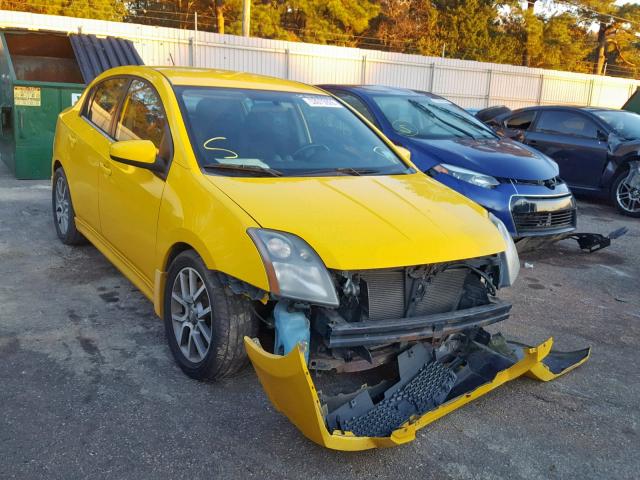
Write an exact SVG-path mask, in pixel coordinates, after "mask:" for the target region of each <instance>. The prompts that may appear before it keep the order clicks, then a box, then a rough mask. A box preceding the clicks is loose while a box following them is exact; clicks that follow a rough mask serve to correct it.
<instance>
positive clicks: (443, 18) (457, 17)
mask: <svg viewBox="0 0 640 480" xmlns="http://www.w3.org/2000/svg"><path fill="white" fill-rule="evenodd" d="M434 5H435V6H436V8H437V9H438V19H439V20H438V28H437V30H436V33H437V38H438V43H439V44H440V45H446V52H448V53H447V55H448V56H451V57H453V58H462V59H466V60H478V61H490V62H501V61H504V60H505V57H506V55H507V54H506V52H507V50H508V39H506V38H504V33H505V32H504V31H502V30H501V27H500V24H499V22H498V10H497V4H496V2H495V1H493V0H436V1H434ZM505 40H507V41H506V42H505Z"/></svg>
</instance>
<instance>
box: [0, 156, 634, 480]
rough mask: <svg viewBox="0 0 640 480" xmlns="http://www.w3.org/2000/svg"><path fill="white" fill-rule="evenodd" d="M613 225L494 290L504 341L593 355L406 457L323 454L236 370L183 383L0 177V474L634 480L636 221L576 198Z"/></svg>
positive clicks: (523, 387) (108, 269) (121, 298)
mask: <svg viewBox="0 0 640 480" xmlns="http://www.w3.org/2000/svg"><path fill="white" fill-rule="evenodd" d="M622 225H626V226H628V227H629V230H630V232H629V234H628V235H626V237H623V238H622V239H620V240H618V241H617V242H616V243H615V244H614V245H613V246H612V247H611V248H609V249H607V250H604V251H602V252H598V253H595V254H592V255H588V254H584V253H582V252H580V251H578V249H577V247H576V245H575V243H574V242H562V243H560V244H556V245H555V246H553V247H549V248H546V249H543V250H538V251H536V252H534V253H531V254H528V255H526V256H523V258H522V260H523V261H526V262H528V263H530V264H532V265H533V268H523V269H522V271H521V274H520V278H519V280H518V282H517V286H516V287H514V288H512V289H510V290H509V291H505V292H503V294H502V297H503V298H505V299H508V300H510V301H512V302H513V303H514V310H513V315H512V318H511V319H510V320H509V321H508V322H505V323H504V324H502V325H500V329H501V331H502V332H503V333H506V334H508V335H509V336H511V337H515V338H516V339H519V340H522V341H526V342H530V343H534V342H538V341H541V340H544V339H545V338H547V337H549V336H553V337H554V338H555V339H556V345H557V346H558V347H559V348H566V349H577V348H582V347H584V346H586V345H592V346H593V353H592V357H591V359H590V360H589V362H588V363H587V364H585V365H584V366H583V367H581V368H580V369H578V370H576V371H574V372H572V373H570V374H568V375H567V376H565V377H563V378H561V379H559V380H557V381H555V382H551V383H547V384H544V383H538V382H535V381H533V380H529V379H519V380H517V381H515V382H512V383H510V384H507V385H505V386H503V387H501V388H500V389H498V390H496V391H494V392H492V393H490V394H489V395H487V396H485V397H483V398H481V399H479V400H478V401H476V402H474V403H472V404H469V405H467V406H465V407H464V408H462V409H460V410H458V411H456V412H454V413H452V414H451V415H448V416H446V417H445V418H443V419H441V420H440V421H438V422H436V423H435V424H432V425H430V426H428V427H426V428H425V429H423V430H421V431H420V432H419V434H418V438H417V439H416V441H415V442H413V443H411V444H409V445H406V446H403V447H399V448H394V449H385V450H374V451H367V452H360V453H344V452H333V451H329V450H325V449H323V448H320V447H318V446H316V445H315V444H313V443H311V442H310V441H308V440H306V439H305V438H304V437H303V436H302V435H301V434H299V433H298V431H297V430H296V429H295V427H293V426H292V425H291V424H290V423H289V422H288V420H287V419H286V418H284V417H283V416H281V415H280V414H279V413H277V412H276V411H274V409H273V408H272V407H271V405H270V404H269V402H268V400H267V398H266V397H265V395H264V393H263V391H262V389H261V387H260V385H259V383H258V381H257V379H256V377H255V375H254V373H253V371H252V370H251V369H250V368H249V369H246V370H245V371H243V372H242V373H241V374H240V376H239V377H237V378H235V379H233V380H231V381H225V382H224V383H218V384H205V383H199V382H196V381H193V380H190V379H188V378H187V377H185V376H184V375H183V374H182V373H181V372H180V370H179V369H178V368H177V367H176V365H175V364H174V362H173V360H172V359H171V356H170V352H169V349H168V347H167V346H166V343H165V339H164V335H163V328H162V323H161V322H160V321H159V320H158V319H157V318H155V317H154V315H153V311H152V307H151V305H150V303H149V302H148V301H147V300H146V299H145V298H143V296H142V295H141V294H140V293H139V292H138V291H137V290H136V289H135V288H134V287H133V286H132V285H131V284H130V283H129V282H128V281H127V280H125V279H124V277H123V276H122V275H120V273H119V272H118V271H116V269H115V268H114V267H112V266H111V265H110V264H109V263H108V262H107V260H105V258H103V257H102V255H100V254H99V253H98V252H97V251H96V250H95V249H94V248H93V247H91V246H84V247H79V248H69V247H66V246H64V245H62V244H61V243H60V242H58V241H57V239H56V237H55V233H54V229H53V224H52V221H51V214H50V189H49V185H48V182H31V181H21V182H19V181H16V180H13V179H12V178H11V177H10V176H9V174H8V173H7V170H6V169H5V168H4V166H3V165H1V164H0V367H1V368H0V405H2V407H1V408H0V478H45V477H46V478H47V479H56V478H64V479H74V478H85V477H86V478H89V477H90V478H93V479H95V478H136V479H137V480H141V479H144V478H154V479H157V478H190V479H195V478H217V477H224V478H249V477H259V478H305V479H307V480H309V479H313V478H325V477H336V476H337V477H338V478H359V477H363V476H367V477H380V478H383V477H394V478H397V477H398V476H401V477H402V476H404V478H419V479H421V480H422V479H428V478H453V479H471V478H473V479H475V478H486V479H496V478H509V479H513V478H526V479H550V478H580V479H584V478H594V479H601V478H616V479H623V478H629V479H630V478H638V472H639V471H640V457H639V456H638V452H639V451H640V437H639V429H640V425H639V419H640V415H639V402H638V398H640V376H639V375H638V373H637V372H638V365H637V364H638V360H640V357H639V355H638V351H637V348H638V347H639V346H640V328H639V326H638V325H639V323H640V295H639V294H638V279H639V278H640V241H639V237H640V220H635V219H628V218H623V217H621V216H619V215H618V214H616V213H615V212H614V211H613V209H612V208H610V207H608V206H607V205H604V204H599V203H593V202H587V201H580V229H581V230H582V231H596V232H603V233H606V232H609V231H611V230H613V229H614V228H616V227H618V226H622ZM625 365H626V366H627V367H624V366H625ZM624 368H627V370H628V371H625V370H624Z"/></svg>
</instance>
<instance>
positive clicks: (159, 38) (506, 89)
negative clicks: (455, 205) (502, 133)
mask: <svg viewBox="0 0 640 480" xmlns="http://www.w3.org/2000/svg"><path fill="white" fill-rule="evenodd" d="M0 28H20V29H23V28H28V29H38V30H50V31H57V32H67V33H77V32H78V31H81V32H82V33H93V34H96V35H115V36H119V37H123V38H127V39H130V40H132V41H133V42H134V44H135V46H136V48H137V50H138V52H139V53H140V56H141V57H142V59H143V60H144V61H145V63H146V64H148V65H172V64H174V65H182V66H196V67H213V68H221V69H229V70H241V71H247V72H253V73H259V74H265V75H272V76H276V77H282V78H288V79H292V80H298V81H301V82H305V83H351V84H353V83H367V84H383V85H389V86H397V87H406V88H414V89H421V90H427V91H431V92H434V93H437V94H440V95H443V96H445V97H447V98H449V99H451V100H452V101H454V102H456V103H458V104H460V105H462V106H464V107H469V108H470V107H475V108H481V107H486V106H490V105H496V104H503V105H507V106H509V107H511V108H517V107H523V106H528V105H539V104H547V105H548V104H567V105H594V106H603V107H614V108H619V107H621V106H622V104H623V103H624V102H625V101H626V100H627V99H628V98H629V96H631V94H632V93H633V92H634V91H635V89H636V87H637V86H638V85H640V82H638V81H637V80H628V79H621V78H615V77H601V76H595V75H585V74H577V73H568V72H559V71H555V70H542V69H538V68H525V67H516V66H513V65H501V64H495V63H481V62H473V61H468V60H455V59H447V58H439V57H424V56H420V55H407V54H402V53H391V52H383V51H378V50H363V49H358V48H346V47H336V46H328V45H315V44H308V43H299V42H286V41H280V40H266V39H261V38H245V37H237V36H233V35H218V34H216V33H209V32H202V31H199V32H194V31H193V30H179V29H174V28H165V27H151V26H146V25H137V24H131V23H118V22H107V21H102V20H89V19H81V18H71V17H60V16H53V15H37V14H32V13H25V12H13V11H2V10H0Z"/></svg>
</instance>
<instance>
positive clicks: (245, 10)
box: [242, 0, 251, 37]
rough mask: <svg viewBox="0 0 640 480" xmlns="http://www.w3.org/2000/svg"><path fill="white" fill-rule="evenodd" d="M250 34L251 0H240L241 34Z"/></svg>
mask: <svg viewBox="0 0 640 480" xmlns="http://www.w3.org/2000/svg"><path fill="white" fill-rule="evenodd" d="M250 35H251V0H242V36H243V37H249V36H250Z"/></svg>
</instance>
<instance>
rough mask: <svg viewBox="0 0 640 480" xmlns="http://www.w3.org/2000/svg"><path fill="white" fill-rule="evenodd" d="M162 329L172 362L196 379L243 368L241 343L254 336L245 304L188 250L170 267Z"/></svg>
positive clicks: (255, 328) (244, 359) (248, 306)
mask: <svg viewBox="0 0 640 480" xmlns="http://www.w3.org/2000/svg"><path fill="white" fill-rule="evenodd" d="M164 326H165V334H166V336H167V342H168V343H169V348H170V349H171V353H172V354H173V357H174V358H175V360H176V362H177V363H178V365H179V366H180V368H181V369H182V371H183V372H184V373H185V374H187V375H188V376H189V377H191V378H194V379H196V380H220V379H222V378H225V377H229V376H232V375H233V374H235V373H237V372H238V371H240V370H241V369H242V368H243V367H244V366H246V364H247V363H248V361H247V354H246V351H245V348H244V343H243V339H244V337H245V336H250V337H254V336H255V335H256V334H257V332H258V322H257V320H256V318H255V316H254V315H253V311H252V309H251V303H250V300H249V299H246V298H244V297H241V296H239V295H235V294H233V293H231V291H230V290H228V289H226V288H225V287H224V286H223V285H222V284H221V283H220V281H219V279H218V277H217V276H216V274H215V273H214V272H212V271H210V270H208V269H207V267H206V266H205V264H204V262H203V261H202V259H201V258H200V257H199V256H198V254H196V252H194V251H193V250H189V251H186V252H183V253H181V254H179V255H178V256H177V257H176V258H175V260H174V261H173V262H172V263H171V266H170V267H169V272H168V274H167V282H166V286H165V291H164ZM207 337H209V338H208V339H207Z"/></svg>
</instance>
